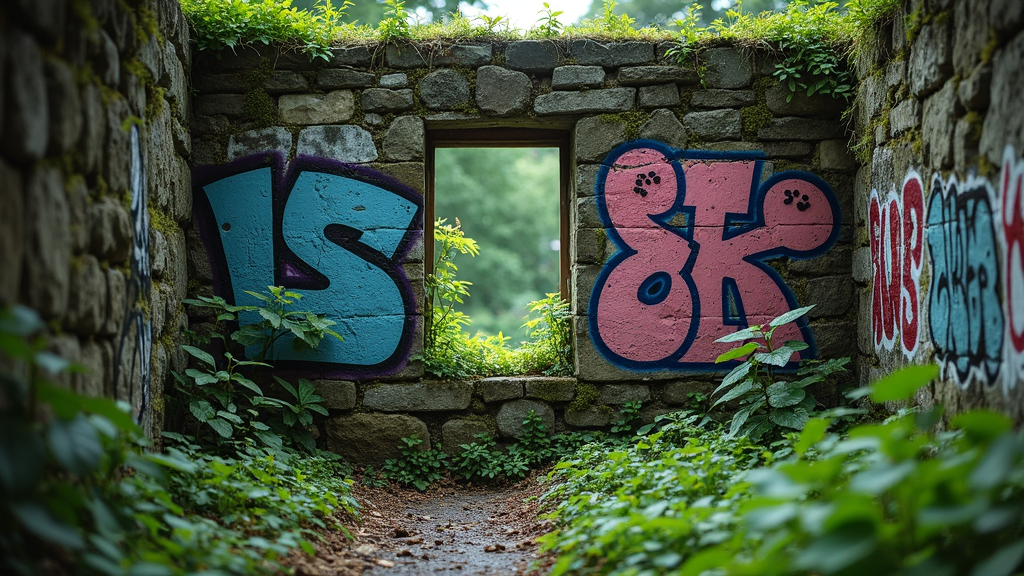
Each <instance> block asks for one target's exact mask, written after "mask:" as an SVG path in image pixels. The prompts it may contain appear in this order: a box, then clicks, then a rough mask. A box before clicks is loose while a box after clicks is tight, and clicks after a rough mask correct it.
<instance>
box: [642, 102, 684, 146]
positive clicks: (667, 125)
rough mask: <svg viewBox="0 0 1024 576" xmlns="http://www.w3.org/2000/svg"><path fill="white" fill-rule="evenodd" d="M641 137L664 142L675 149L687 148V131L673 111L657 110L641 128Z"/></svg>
mask: <svg viewBox="0 0 1024 576" xmlns="http://www.w3.org/2000/svg"><path fill="white" fill-rule="evenodd" d="M640 137H641V138H646V139H650V140H657V141H659V142H664V143H665V144H668V145H669V146H671V147H673V148H686V129H685V128H683V124H682V123H681V122H680V121H679V119H678V118H676V115H675V113H674V112H672V111H671V110H665V109H661V110H655V111H654V112H653V113H652V114H651V117H650V119H649V120H647V122H644V123H643V125H642V126H640Z"/></svg>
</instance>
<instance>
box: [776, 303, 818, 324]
mask: <svg viewBox="0 0 1024 576" xmlns="http://www.w3.org/2000/svg"><path fill="white" fill-rule="evenodd" d="M811 308H814V305H813V304H812V305H810V306H804V307H803V308H797V309H796V310H790V311H789V312H786V313H785V314H783V315H782V316H779V317H778V318H776V319H774V320H772V321H771V322H769V323H768V325H769V326H771V327H772V328H777V327H779V326H783V325H785V324H789V323H790V322H792V321H794V320H796V319H797V318H799V317H801V316H803V315H804V314H807V313H808V312H810V311H811Z"/></svg>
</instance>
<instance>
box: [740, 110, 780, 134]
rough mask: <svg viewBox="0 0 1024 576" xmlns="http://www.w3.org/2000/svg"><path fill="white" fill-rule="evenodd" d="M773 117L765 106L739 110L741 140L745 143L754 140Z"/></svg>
mask: <svg viewBox="0 0 1024 576" xmlns="http://www.w3.org/2000/svg"><path fill="white" fill-rule="evenodd" d="M773 118H775V116H774V115H773V114H772V111H771V110H769V109H768V106H767V105H765V104H763V103H762V104H755V105H754V106H747V107H746V108H741V109H740V119H741V120H742V121H743V138H744V139H745V140H747V141H752V140H754V139H756V137H757V133H758V132H759V131H760V130H761V129H762V128H764V127H765V126H767V125H768V123H769V122H771V121H772V119H773Z"/></svg>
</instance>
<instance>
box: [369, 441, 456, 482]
mask: <svg viewBox="0 0 1024 576" xmlns="http://www.w3.org/2000/svg"><path fill="white" fill-rule="evenodd" d="M402 442H403V443H404V444H405V446H401V447H400V448H401V451H402V456H401V457H400V458H392V459H389V460H387V461H386V462H385V463H384V469H383V473H382V476H383V477H384V478H386V479H388V480H394V481H395V482H398V483H399V484H402V485H404V486H415V487H416V489H417V490H426V489H427V486H430V485H431V484H432V483H433V482H436V481H437V480H440V479H441V471H442V470H444V468H445V464H446V462H445V460H446V459H447V458H448V456H447V455H446V454H445V453H444V452H442V451H440V450H422V449H420V447H419V446H420V444H423V440H420V439H419V438H417V437H415V436H413V437H412V438H402Z"/></svg>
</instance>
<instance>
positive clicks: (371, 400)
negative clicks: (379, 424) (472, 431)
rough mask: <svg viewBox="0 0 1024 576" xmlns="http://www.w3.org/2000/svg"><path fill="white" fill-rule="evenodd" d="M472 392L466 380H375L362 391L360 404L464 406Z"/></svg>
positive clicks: (410, 408) (413, 408)
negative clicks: (393, 382)
mask: <svg viewBox="0 0 1024 576" xmlns="http://www.w3.org/2000/svg"><path fill="white" fill-rule="evenodd" d="M472 396H473V386H472V385H471V384H469V383H467V382H414V383H409V384H404V383H403V384H397V383H396V384H378V385H377V386H373V387H371V388H368V389H367V390H366V392H365V393H364V394H363V408H365V409H367V410H380V411H382V412H438V411H449V410H465V409H466V408H468V407H469V402H470V400H471V399H472Z"/></svg>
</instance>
